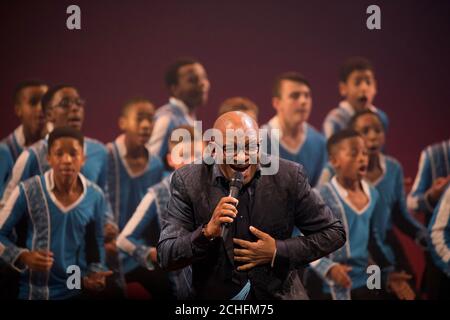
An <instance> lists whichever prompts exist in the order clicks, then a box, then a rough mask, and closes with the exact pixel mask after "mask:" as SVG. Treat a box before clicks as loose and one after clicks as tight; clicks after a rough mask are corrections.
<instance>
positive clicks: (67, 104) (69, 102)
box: [55, 98, 86, 109]
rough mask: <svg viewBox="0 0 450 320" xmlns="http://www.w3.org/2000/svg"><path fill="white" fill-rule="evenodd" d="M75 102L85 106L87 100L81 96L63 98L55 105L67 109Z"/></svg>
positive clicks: (77, 104)
mask: <svg viewBox="0 0 450 320" xmlns="http://www.w3.org/2000/svg"><path fill="white" fill-rule="evenodd" d="M73 104H74V105H76V106H77V107H80V108H82V107H84V106H85V104H86V102H85V101H84V100H83V99H81V98H75V99H71V98H62V100H61V101H60V102H59V103H58V104H56V105H55V107H60V108H63V109H67V108H69V107H70V106H71V105H73Z"/></svg>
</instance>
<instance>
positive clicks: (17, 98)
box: [13, 80, 47, 104]
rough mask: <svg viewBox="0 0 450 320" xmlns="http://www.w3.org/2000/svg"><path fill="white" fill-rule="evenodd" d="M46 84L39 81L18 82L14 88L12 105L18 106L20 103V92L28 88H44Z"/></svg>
mask: <svg viewBox="0 0 450 320" xmlns="http://www.w3.org/2000/svg"><path fill="white" fill-rule="evenodd" d="M46 85H47V84H46V83H45V82H43V81H40V80H25V81H21V82H19V83H18V84H17V85H16V86H15V87H14V91H13V101H14V104H19V102H20V94H21V93H22V90H23V89H25V88H30V87H40V86H46Z"/></svg>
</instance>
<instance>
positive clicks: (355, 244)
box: [310, 177, 393, 300]
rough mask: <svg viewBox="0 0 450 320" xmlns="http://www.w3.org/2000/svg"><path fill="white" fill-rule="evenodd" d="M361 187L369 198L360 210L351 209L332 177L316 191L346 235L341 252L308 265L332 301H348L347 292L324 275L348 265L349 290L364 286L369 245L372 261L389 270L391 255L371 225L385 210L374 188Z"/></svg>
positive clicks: (340, 188) (348, 295) (379, 233)
mask: <svg viewBox="0 0 450 320" xmlns="http://www.w3.org/2000/svg"><path fill="white" fill-rule="evenodd" d="M361 184H362V187H363V191H364V193H365V194H366V196H367V197H368V198H369V202H368V203H367V205H366V206H365V207H364V208H362V209H357V208H355V207H354V206H353V204H352V203H351V202H350V201H349V199H348V192H347V191H346V190H345V188H344V187H342V186H341V185H340V184H339V182H338V181H337V179H336V177H333V178H332V179H331V182H329V183H326V184H325V185H323V186H321V187H320V188H319V190H318V191H319V193H320V195H321V197H322V199H323V200H324V201H325V203H326V204H327V205H328V206H329V207H330V208H331V210H332V211H333V213H334V214H335V215H336V217H338V218H339V219H340V220H341V221H342V223H343V225H344V228H345V230H346V234H347V241H346V243H345V245H344V246H343V247H342V248H340V249H338V250H337V251H335V252H333V253H331V254H330V255H329V256H327V257H323V258H321V259H319V260H316V261H314V262H312V263H311V264H310V265H311V266H312V268H313V270H314V271H316V272H317V273H318V274H319V276H320V277H321V278H322V279H323V280H324V285H323V291H324V292H325V293H331V295H332V296H333V299H337V300H340V299H350V292H349V290H347V289H345V288H343V287H340V286H339V285H337V284H335V283H334V282H333V281H331V280H330V279H329V278H328V277H327V273H328V271H329V270H330V269H331V267H333V266H334V265H336V264H337V263H341V264H346V265H349V266H350V267H352V270H351V271H350V272H349V276H350V278H351V280H352V288H351V289H352V290H353V289H356V288H360V287H364V286H366V283H367V273H366V270H367V267H368V265H369V244H370V245H371V247H373V248H374V250H373V251H374V253H375V254H374V258H375V261H376V262H377V263H378V264H379V265H381V266H383V267H384V269H385V270H391V269H392V267H391V265H392V263H393V262H392V259H391V257H390V256H391V255H390V254H389V252H388V250H387V248H386V246H385V244H384V243H383V239H382V238H383V237H382V233H381V232H380V230H379V228H377V225H376V224H375V223H374V220H375V219H376V218H377V216H379V215H385V213H384V212H383V211H384V210H385V206H384V205H383V204H382V202H380V198H379V194H378V191H377V190H376V189H375V188H373V187H371V186H370V185H369V184H368V183H367V182H365V181H361ZM369 241H370V242H369Z"/></svg>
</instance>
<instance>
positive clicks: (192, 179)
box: [157, 111, 345, 300]
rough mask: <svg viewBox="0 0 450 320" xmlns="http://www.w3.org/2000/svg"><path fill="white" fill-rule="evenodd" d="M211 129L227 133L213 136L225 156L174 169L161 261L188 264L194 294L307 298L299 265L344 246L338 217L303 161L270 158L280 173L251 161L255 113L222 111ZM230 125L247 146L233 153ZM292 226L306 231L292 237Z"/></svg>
mask: <svg viewBox="0 0 450 320" xmlns="http://www.w3.org/2000/svg"><path fill="white" fill-rule="evenodd" d="M214 129H216V132H220V133H221V134H222V137H225V138H223V139H222V140H224V141H222V142H223V143H217V141H218V140H217V139H216V140H215V141H216V155H217V153H219V152H221V151H222V148H223V150H224V151H225V152H224V153H225V155H226V161H223V162H221V161H215V162H214V163H212V164H207V163H206V162H207V161H206V160H205V163H202V164H190V165H187V166H185V167H183V168H181V169H179V170H177V171H176V172H175V173H174V175H173V177H172V181H171V194H172V197H171V199H170V200H169V204H168V211H167V218H166V219H164V220H163V221H161V223H162V229H161V235H160V240H159V243H158V248H157V251H158V260H159V263H160V265H161V266H162V267H163V268H166V269H172V270H173V269H179V268H182V267H185V266H187V265H191V266H192V293H193V298H196V299H222V300H227V299H235V300H251V299H305V298H307V295H306V293H305V290H304V289H303V286H302V283H301V281H300V278H299V276H298V272H297V270H298V269H299V268H301V267H303V266H305V265H306V264H308V263H309V262H311V261H314V260H316V259H318V258H320V257H322V256H325V255H327V254H329V253H331V252H332V251H335V250H337V249H338V248H340V247H341V246H342V245H343V244H344V242H345V231H344V228H343V226H342V224H341V222H340V221H339V220H337V219H336V218H335V217H334V216H333V214H332V212H331V210H330V209H329V208H328V207H326V206H325V204H324V203H323V201H322V200H321V199H320V198H319V197H318V196H317V195H316V194H315V193H314V192H313V191H312V189H311V187H310V185H309V183H308V180H307V178H306V174H305V171H304V169H303V167H302V166H301V165H299V164H296V163H294V162H290V161H287V160H283V159H278V158H272V160H271V161H279V166H278V171H277V172H276V173H273V174H265V173H267V172H265V171H264V166H266V165H267V161H264V164H263V163H262V161H261V162H260V161H255V162H256V163H255V162H253V161H250V159H251V156H252V155H254V153H255V150H253V149H254V148H253V147H254V146H255V145H256V153H257V152H258V147H259V144H258V143H256V144H255V143H252V139H255V137H256V139H257V141H258V139H259V138H258V125H257V124H256V122H255V120H254V119H252V118H251V117H250V116H248V115H246V114H244V113H242V112H239V111H237V112H228V113H225V114H223V115H222V116H220V117H219V118H218V119H217V120H216V122H215V124H214ZM229 130H235V131H240V132H245V148H239V146H237V148H236V149H235V150H237V151H238V152H236V154H234V153H233V154H231V155H230V151H229V150H230V149H229V146H230V145H231V146H233V145H235V144H237V140H238V139H236V137H233V138H230V136H229V135H228V136H227V131H229ZM230 139H231V141H230ZM242 149H244V150H242ZM243 157H244V160H245V161H244V162H243V163H242V161H238V159H242V158H243ZM256 158H257V159H259V160H260V158H259V157H256ZM216 159H217V158H216ZM267 159H269V160H270V157H269V158H267ZM230 160H231V162H230ZM208 162H209V161H208ZM252 162H253V163H252ZM269 164H270V163H269ZM236 172H241V173H242V180H243V186H242V188H241V190H240V192H239V193H238V195H237V197H236V198H234V197H229V196H228V195H229V194H230V182H231V181H232V180H233V178H235V179H236V177H238V178H239V176H238V175H236ZM226 224H227V225H228V226H225V225H226ZM294 226H297V228H298V229H300V231H301V232H302V234H303V236H299V237H295V238H291V234H292V230H293V228H294ZM223 228H227V230H225V232H222V229H223ZM222 235H223V237H222Z"/></svg>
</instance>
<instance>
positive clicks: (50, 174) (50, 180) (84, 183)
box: [44, 169, 87, 213]
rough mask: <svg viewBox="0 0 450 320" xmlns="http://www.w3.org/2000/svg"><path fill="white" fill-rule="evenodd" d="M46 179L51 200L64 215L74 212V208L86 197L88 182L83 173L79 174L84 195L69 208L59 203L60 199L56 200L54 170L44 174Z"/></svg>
mask: <svg viewBox="0 0 450 320" xmlns="http://www.w3.org/2000/svg"><path fill="white" fill-rule="evenodd" d="M44 178H45V185H46V188H47V192H48V194H49V195H50V198H51V199H52V201H53V202H54V203H55V205H56V206H57V207H58V209H59V210H61V211H62V212H63V213H67V212H69V211H70V210H72V209H73V208H75V207H76V206H77V205H78V204H80V202H81V201H82V200H83V199H84V197H85V196H86V192H87V181H86V178H85V177H84V176H83V175H82V174H81V172H80V173H79V174H78V178H79V179H80V181H81V185H82V187H83V193H82V194H81V196H80V197H79V198H78V199H77V200H76V201H75V202H74V203H72V204H71V205H69V206H67V207H65V206H64V205H63V204H62V203H61V202H59V200H58V198H56V196H55V194H54V193H53V189H55V180H54V177H53V169H50V170H48V171H47V172H46V173H45V174H44Z"/></svg>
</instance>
